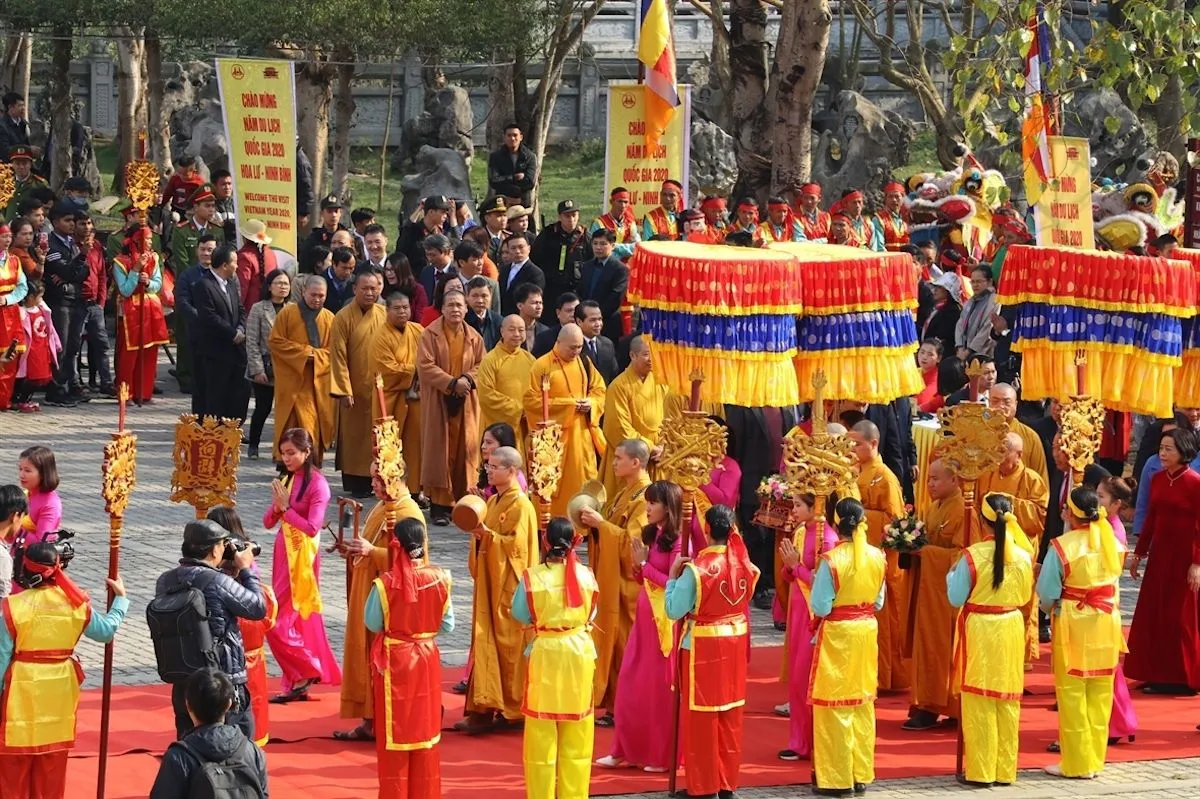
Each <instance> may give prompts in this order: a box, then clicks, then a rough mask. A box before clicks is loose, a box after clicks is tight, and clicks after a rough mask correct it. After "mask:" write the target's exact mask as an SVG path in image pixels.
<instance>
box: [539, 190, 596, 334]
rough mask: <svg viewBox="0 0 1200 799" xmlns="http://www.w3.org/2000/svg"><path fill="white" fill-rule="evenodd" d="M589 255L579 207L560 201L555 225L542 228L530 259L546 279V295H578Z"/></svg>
mask: <svg viewBox="0 0 1200 799" xmlns="http://www.w3.org/2000/svg"><path fill="white" fill-rule="evenodd" d="M590 254H591V248H590V247H589V246H588V236H587V231H586V230H584V229H583V228H582V227H580V225H579V206H578V205H576V204H575V202H574V201H573V200H563V201H562V202H560V203H559V204H558V221H557V222H555V223H554V224H553V225H549V226H547V227H544V228H542V232H540V233H538V235H537V238H536V239H534V241H533V247H532V248H531V249H530V255H529V257H530V258H532V259H533V262H534V263H535V264H538V265H539V266H540V267H541V269H542V271H543V272H544V273H545V275H546V293H547V294H548V295H550V296H551V297H557V296H559V295H562V294H566V293H567V292H568V291H570V292H578V291H579V273H580V270H579V268H580V266H581V265H582V264H583V262H584V261H586V260H587V258H588V256H589V255H590ZM545 321H549V320H548V319H547V320H545Z"/></svg>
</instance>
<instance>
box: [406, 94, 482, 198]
mask: <svg viewBox="0 0 1200 799" xmlns="http://www.w3.org/2000/svg"><path fill="white" fill-rule="evenodd" d="M474 127H475V115H474V112H473V111H472V110H471V96H470V94H468V93H467V90H466V89H464V88H463V87H461V86H443V87H441V88H439V89H436V90H434V91H429V90H427V91H426V93H425V110H424V111H422V112H421V115H420V116H419V117H417V118H416V119H410V120H408V121H406V122H405V123H404V128H403V134H402V139H401V143H400V147H399V148H398V149H397V150H396V152H395V154H394V155H393V156H392V169H395V170H400V171H403V170H405V169H408V168H409V167H410V166H411V165H413V164H415V163H416V160H417V158H418V156H419V154H420V153H421V151H422V150H424V149H425V148H426V147H431V148H434V149H446V150H453V151H454V152H457V153H458V154H459V155H460V156H461V157H462V159H463V163H464V165H465V168H466V170H467V175H468V177H469V176H470V170H471V157H472V156H473V155H474V154H475V147H474V144H473V143H472V142H471V130H472V129H473V128H474Z"/></svg>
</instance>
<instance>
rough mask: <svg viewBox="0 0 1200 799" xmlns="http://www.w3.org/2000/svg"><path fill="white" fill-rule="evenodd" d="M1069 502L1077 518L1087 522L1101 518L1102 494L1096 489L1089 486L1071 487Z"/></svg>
mask: <svg viewBox="0 0 1200 799" xmlns="http://www.w3.org/2000/svg"><path fill="white" fill-rule="evenodd" d="M1069 504H1070V507H1071V513H1072V514H1074V515H1075V517H1076V518H1078V519H1082V520H1083V521H1085V522H1095V521H1099V520H1100V495H1099V494H1097V493H1096V490H1095V489H1093V488H1088V487H1087V486H1080V487H1078V488H1074V489H1071V495H1070V497H1069Z"/></svg>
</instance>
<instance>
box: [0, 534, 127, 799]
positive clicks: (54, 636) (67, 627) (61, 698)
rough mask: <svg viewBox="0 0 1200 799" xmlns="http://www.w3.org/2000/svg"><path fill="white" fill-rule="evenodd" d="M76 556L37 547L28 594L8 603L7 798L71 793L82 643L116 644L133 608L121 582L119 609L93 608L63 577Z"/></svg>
mask: <svg viewBox="0 0 1200 799" xmlns="http://www.w3.org/2000/svg"><path fill="white" fill-rule="evenodd" d="M74 555H75V551H74V549H73V548H72V546H71V544H70V542H69V541H65V540H60V541H58V542H55V543H47V542H45V541H41V542H38V543H36V544H32V545H30V547H29V549H28V550H26V552H25V560H24V570H23V573H22V575H21V576H20V577H19V583H20V585H21V587H22V588H24V589H25V590H24V591H22V592H21V593H19V594H13V595H12V596H9V597H6V598H5V599H4V600H3V602H2V603H0V614H2V615H3V617H4V620H5V623H4V624H0V684H2V685H3V686H4V693H3V695H0V702H2V703H3V704H2V706H0V774H2V775H3V779H4V786H3V788H0V795H2V796H45V797H61V796H63V795H64V794H65V793H66V785H67V756H68V755H69V754H70V751H71V749H72V748H73V747H74V746H75V713H76V711H77V709H78V707H79V686H80V683H82V682H83V671H82V670H81V669H80V667H79V662H78V661H77V660H75V656H74V651H75V645H76V644H77V643H78V642H79V638H80V636H87V637H88V638H90V639H92V640H93V641H98V642H100V643H108V642H109V641H111V640H112V639H113V636H115V635H116V633H117V628H119V627H120V626H121V622H122V621H123V620H124V619H125V612H126V611H127V610H128V609H129V600H128V599H126V598H125V584H124V583H122V582H121V578H120V577H118V578H117V579H115V580H109V581H108V585H109V587H110V588H111V589H112V592H113V595H114V598H113V604H112V610H110V611H108V612H107V613H105V612H104V611H103V610H101V609H100V608H93V607H92V605H91V603H90V602H89V601H88V595H87V594H86V593H84V592H83V590H81V589H80V588H79V586H77V585H76V584H75V583H74V581H72V580H71V578H70V577H68V576H67V575H66V573H65V572H64V571H63V569H65V568H66V566H67V564H68V563H69V562H70V561H71V558H73V557H74Z"/></svg>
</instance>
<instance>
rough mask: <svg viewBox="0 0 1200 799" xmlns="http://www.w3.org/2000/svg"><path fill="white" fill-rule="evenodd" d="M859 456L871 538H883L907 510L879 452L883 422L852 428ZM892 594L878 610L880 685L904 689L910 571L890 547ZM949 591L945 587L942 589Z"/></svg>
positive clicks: (874, 542)
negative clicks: (907, 570) (885, 531)
mask: <svg viewBox="0 0 1200 799" xmlns="http://www.w3.org/2000/svg"><path fill="white" fill-rule="evenodd" d="M849 436H850V440H851V441H852V442H854V456H855V458H857V459H858V464H859V473H858V491H859V493H860V494H861V495H862V504H863V507H865V508H866V509H867V540H868V541H869V542H870V544H871V546H875V547H877V546H879V545H880V544H881V543H882V541H883V529H884V528H885V527H887V526H888V525H889V524H891V523H892V522H893V521H894V520H896V519H898V518H900V517H901V516H903V515H904V494H903V493H902V492H901V490H900V481H899V480H897V479H896V475H894V474H892V471H891V469H889V468H888V467H886V466H884V465H883V459H882V458H881V457H880V456H879V428H878V427H876V426H875V423H874V422H870V421H866V420H863V421H861V422H859V423H858V424H856V425H854V427H853V429H851V430H850V433H849ZM885 583H886V584H887V599H886V600H885V601H884V603H883V609H882V610H880V611H879V612H878V613H877V614H876V618H877V619H878V621H879V690H881V691H905V690H908V686H909V677H908V675H909V665H910V664H909V659H908V658H906V657H905V656H904V644H905V640H904V639H905V637H906V632H907V630H906V626H907V622H908V572H906V571H904V570H903V569H901V568H900V562H899V553H898V552H896V551H895V550H888V552H887V573H886V575H885ZM942 592H943V593H945V589H943V591H942Z"/></svg>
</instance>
